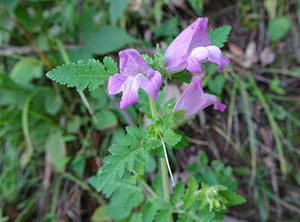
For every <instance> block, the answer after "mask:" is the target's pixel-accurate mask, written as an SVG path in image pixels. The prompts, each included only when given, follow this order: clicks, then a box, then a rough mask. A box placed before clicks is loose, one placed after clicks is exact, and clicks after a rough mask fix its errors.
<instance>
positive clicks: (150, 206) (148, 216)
mask: <svg viewBox="0 0 300 222" xmlns="http://www.w3.org/2000/svg"><path fill="white" fill-rule="evenodd" d="M160 208H161V206H160V202H159V201H158V200H157V199H156V200H154V201H153V202H147V203H146V204H144V205H143V207H142V221H143V222H152V221H153V219H154V216H155V215H156V214H157V210H158V209H160Z"/></svg>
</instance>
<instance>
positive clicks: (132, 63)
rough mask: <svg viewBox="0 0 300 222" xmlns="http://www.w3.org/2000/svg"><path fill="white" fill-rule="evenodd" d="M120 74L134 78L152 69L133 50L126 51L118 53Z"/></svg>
mask: <svg viewBox="0 0 300 222" xmlns="http://www.w3.org/2000/svg"><path fill="white" fill-rule="evenodd" d="M119 56H120V72H121V74H122V75H127V76H136V75H137V74H139V73H143V72H144V73H147V72H149V71H151V70H152V69H151V68H150V67H149V66H148V64H147V62H146V61H145V60H144V59H143V57H142V56H141V55H140V54H139V53H138V51H136V50H135V49H126V50H123V51H121V52H120V53H119Z"/></svg>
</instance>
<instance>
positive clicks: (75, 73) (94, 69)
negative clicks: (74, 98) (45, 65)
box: [46, 59, 115, 91]
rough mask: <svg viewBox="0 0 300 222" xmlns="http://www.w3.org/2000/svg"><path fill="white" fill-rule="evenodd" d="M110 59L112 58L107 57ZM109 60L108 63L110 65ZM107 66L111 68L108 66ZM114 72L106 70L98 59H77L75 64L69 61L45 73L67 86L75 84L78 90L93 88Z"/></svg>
mask: <svg viewBox="0 0 300 222" xmlns="http://www.w3.org/2000/svg"><path fill="white" fill-rule="evenodd" d="M107 60H112V59H107ZM110 63H112V62H111V61H110V62H109V65H111V64H110ZM109 68H111V67H110V66H109ZM114 74H115V73H113V72H111V70H107V69H106V68H105V66H104V65H103V64H102V63H100V62H99V60H95V59H89V60H88V61H86V62H84V61H81V60H80V61H78V63H77V64H75V63H69V64H68V65H62V66H59V67H57V68H55V69H52V70H51V71H49V72H48V73H47V74H46V75H47V77H48V78H50V79H52V80H54V81H56V82H58V83H60V84H63V85H67V86H68V87H74V86H76V88H77V90H78V91H81V90H84V89H85V88H87V87H88V88H89V90H90V91H91V90H94V89H96V88H97V87H99V86H100V85H101V84H103V83H104V81H105V80H107V79H108V78H109V77H110V76H112V75H114Z"/></svg>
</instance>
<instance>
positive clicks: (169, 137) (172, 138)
mask: <svg viewBox="0 0 300 222" xmlns="http://www.w3.org/2000/svg"><path fill="white" fill-rule="evenodd" d="M163 140H164V141H165V142H166V143H167V145H169V146H170V147H174V146H175V145H176V144H177V143H178V142H179V141H180V140H181V135H179V134H177V133H175V132H174V131H173V130H171V129H167V130H166V131H165V133H164V136H163Z"/></svg>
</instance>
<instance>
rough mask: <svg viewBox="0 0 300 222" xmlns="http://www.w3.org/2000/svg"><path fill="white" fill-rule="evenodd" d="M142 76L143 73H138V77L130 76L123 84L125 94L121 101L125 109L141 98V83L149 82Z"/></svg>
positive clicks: (121, 106)
mask: <svg viewBox="0 0 300 222" xmlns="http://www.w3.org/2000/svg"><path fill="white" fill-rule="evenodd" d="M140 76H142V75H138V76H136V77H133V76H130V77H128V78H127V80H126V81H125V82H124V84H123V85H122V88H121V90H122V91H123V96H122V99H121V103H120V108H121V109H125V108H127V107H128V106H130V105H132V104H133V103H136V102H137V101H138V100H139V97H138V92H139V87H140V86H139V85H145V84H147V82H145V81H143V79H141V78H140ZM142 77H143V76H142Z"/></svg>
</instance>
